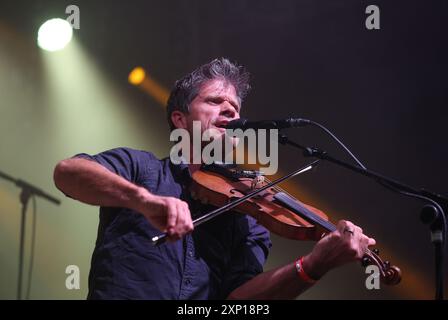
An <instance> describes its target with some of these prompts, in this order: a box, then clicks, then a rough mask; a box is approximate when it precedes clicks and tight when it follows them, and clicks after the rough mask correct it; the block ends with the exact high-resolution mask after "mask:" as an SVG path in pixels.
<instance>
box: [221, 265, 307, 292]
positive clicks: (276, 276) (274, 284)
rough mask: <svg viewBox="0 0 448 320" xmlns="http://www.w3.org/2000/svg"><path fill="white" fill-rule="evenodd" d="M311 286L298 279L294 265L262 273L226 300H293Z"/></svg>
mask: <svg viewBox="0 0 448 320" xmlns="http://www.w3.org/2000/svg"><path fill="white" fill-rule="evenodd" d="M309 287H311V284H309V283H307V282H305V281H303V280H302V279H300V277H299V276H298V274H297V272H296V268H295V264H294V263H289V264H287V265H285V266H282V267H279V268H276V269H273V270H270V271H267V272H263V273H261V274H259V275H257V276H256V277H254V278H253V279H251V280H249V281H248V282H246V283H244V284H243V285H242V286H240V287H238V288H237V289H235V290H234V291H233V292H232V293H231V294H230V295H229V297H228V299H240V300H241V299H261V300H262V299H285V300H286V299H294V298H296V297H297V296H298V295H299V294H301V293H302V292H303V291H305V290H306V289H308V288H309Z"/></svg>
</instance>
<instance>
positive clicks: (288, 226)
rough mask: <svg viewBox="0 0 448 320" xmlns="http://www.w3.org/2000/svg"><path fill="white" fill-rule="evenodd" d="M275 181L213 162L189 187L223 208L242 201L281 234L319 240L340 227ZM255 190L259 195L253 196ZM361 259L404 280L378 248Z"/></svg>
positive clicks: (386, 279)
mask: <svg viewBox="0 0 448 320" xmlns="http://www.w3.org/2000/svg"><path fill="white" fill-rule="evenodd" d="M317 161H318V160H317ZM278 180H280V179H278ZM273 184H274V183H272V182H270V181H269V180H268V179H266V178H265V177H264V176H263V175H261V173H260V172H257V171H244V170H232V169H229V168H226V167H225V166H219V165H209V166H204V167H203V168H201V170H198V171H196V172H194V173H193V174H192V182H191V185H190V187H189V189H190V192H191V197H192V198H193V199H194V200H197V201H200V202H201V203H203V204H209V205H212V206H215V207H220V208H222V209H225V207H226V206H229V204H232V203H236V201H237V202H240V203H239V204H238V205H236V206H232V210H234V211H237V212H240V213H244V214H249V215H251V216H252V217H254V218H255V219H256V220H257V221H258V222H259V223H260V224H262V225H263V226H264V227H266V228H267V229H268V230H270V231H271V232H273V233H275V234H277V235H279V236H281V237H286V238H289V239H293V240H314V241H318V240H319V239H321V238H322V237H323V236H325V235H326V234H327V233H329V232H332V231H335V230H336V226H335V225H334V224H332V223H331V222H330V221H329V218H328V216H327V215H326V214H325V213H324V212H322V211H321V210H319V209H316V208H314V207H312V206H309V205H306V204H304V203H302V202H300V201H299V200H297V199H296V198H294V197H293V196H291V195H290V194H288V193H287V192H286V191H285V190H282V189H281V188H280V187H278V186H271V185H273ZM254 193H256V195H254V196H252V195H251V194H254ZM249 196H250V197H249ZM245 198H247V200H244V199H245ZM240 200H244V201H240ZM221 211H223V210H221ZM197 220H201V218H199V219H197ZM203 220H204V219H203ZM197 222H204V221H197ZM195 225H196V220H195ZM361 262H362V265H363V266H364V267H367V266H368V265H376V266H377V267H378V269H379V271H380V278H381V281H382V282H383V283H384V284H387V285H396V284H398V283H399V282H400V281H401V271H400V269H399V268H398V267H397V266H394V265H391V264H390V262H389V261H383V260H382V259H381V258H380V257H379V251H378V250H377V249H373V250H370V249H367V251H366V253H365V255H364V257H363V258H362V261H361Z"/></svg>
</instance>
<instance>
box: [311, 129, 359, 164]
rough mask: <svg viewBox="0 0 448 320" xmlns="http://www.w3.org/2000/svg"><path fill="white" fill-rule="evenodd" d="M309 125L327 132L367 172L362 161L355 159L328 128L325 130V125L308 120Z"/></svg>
mask: <svg viewBox="0 0 448 320" xmlns="http://www.w3.org/2000/svg"><path fill="white" fill-rule="evenodd" d="M308 121H309V123H311V124H312V125H314V126H316V127H318V128H320V129H322V130H323V131H325V132H326V133H327V134H328V135H329V136H330V137H332V138H333V139H334V140H335V141H336V142H337V143H338V144H339V145H340V146H341V147H342V148H344V150H345V151H347V153H348V154H349V155H350V157H352V159H353V160H355V162H356V163H357V164H358V166H360V167H361V168H363V169H364V170H367V168H366V167H365V166H364V165H363V164H362V163H361V161H359V160H358V158H356V157H355V155H354V154H353V153H352V152H351V151H350V150H349V149H348V148H347V147H346V146H345V145H344V144H343V143H342V141H341V140H339V139H338V138H337V137H336V136H335V135H334V134H333V133H332V132H331V131H330V130H328V129H327V128H325V127H324V126H323V125H321V124H320V123H318V122H314V121H312V120H308Z"/></svg>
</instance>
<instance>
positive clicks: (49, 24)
mask: <svg viewBox="0 0 448 320" xmlns="http://www.w3.org/2000/svg"><path fill="white" fill-rule="evenodd" d="M72 36H73V30H72V27H71V26H70V24H69V23H68V22H67V21H66V20H64V19H59V18H55V19H51V20H48V21H46V22H45V23H44V24H43V25H41V26H40V28H39V31H38V32H37V44H38V45H39V47H41V48H42V49H44V50H48V51H57V50H61V49H63V48H64V47H65V46H66V45H67V44H68V43H69V42H70V40H71V39H72Z"/></svg>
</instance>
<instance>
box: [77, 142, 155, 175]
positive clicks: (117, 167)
mask: <svg viewBox="0 0 448 320" xmlns="http://www.w3.org/2000/svg"><path fill="white" fill-rule="evenodd" d="M148 156H150V154H149V153H148V152H142V151H138V150H133V149H130V148H115V149H111V150H107V151H104V152H101V153H99V154H96V155H89V154H86V153H79V154H77V155H75V156H74V158H83V159H87V160H91V161H95V162H97V163H99V164H100V165H102V166H103V167H105V168H107V169H108V170H110V171H112V172H113V173H116V174H118V175H119V176H121V177H123V178H125V179H126V180H128V181H131V182H134V183H135V182H137V180H138V177H139V176H140V174H141V173H142V172H141V171H143V170H145V168H146V167H147V165H145V161H147V160H148V159H145V157H146V158H147V157H148Z"/></svg>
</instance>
